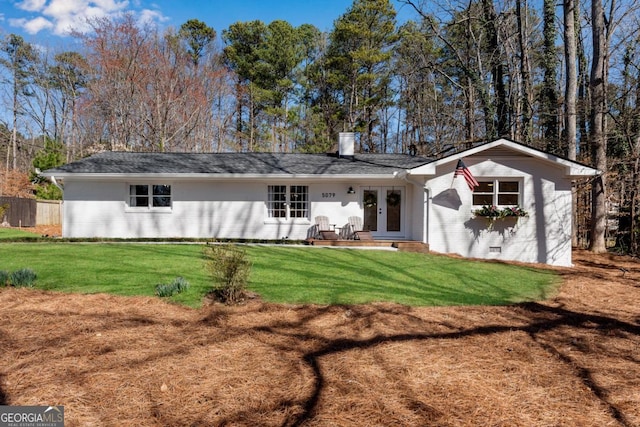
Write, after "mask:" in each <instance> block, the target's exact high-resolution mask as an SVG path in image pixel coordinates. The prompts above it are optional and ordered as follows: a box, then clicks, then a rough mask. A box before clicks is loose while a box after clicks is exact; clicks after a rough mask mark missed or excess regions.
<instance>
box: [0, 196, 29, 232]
mask: <svg viewBox="0 0 640 427" xmlns="http://www.w3.org/2000/svg"><path fill="white" fill-rule="evenodd" d="M3 206H8V209H6V210H5V211H4V215H3V218H0V222H2V223H3V222H4V221H6V222H8V223H9V225H10V226H11V227H35V225H36V210H37V209H38V207H37V203H36V201H35V200H34V199H23V198H20V197H0V207H3Z"/></svg>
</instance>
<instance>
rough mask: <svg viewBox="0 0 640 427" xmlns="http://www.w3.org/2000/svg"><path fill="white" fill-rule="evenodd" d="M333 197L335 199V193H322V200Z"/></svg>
mask: <svg viewBox="0 0 640 427" xmlns="http://www.w3.org/2000/svg"><path fill="white" fill-rule="evenodd" d="M334 197H336V193H322V198H323V199H332V198H334Z"/></svg>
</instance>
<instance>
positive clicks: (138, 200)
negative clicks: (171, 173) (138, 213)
mask: <svg viewBox="0 0 640 427" xmlns="http://www.w3.org/2000/svg"><path fill="white" fill-rule="evenodd" d="M129 207H132V208H148V209H153V208H170V207H171V186H170V185H167V184H131V185H129Z"/></svg>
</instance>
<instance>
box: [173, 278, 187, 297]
mask: <svg viewBox="0 0 640 427" xmlns="http://www.w3.org/2000/svg"><path fill="white" fill-rule="evenodd" d="M171 285H172V286H173V287H174V288H175V289H176V292H177V293H180V292H184V291H186V290H187V289H189V282H187V280H186V279H185V278H184V277H181V276H178V277H176V278H175V279H173V282H172V283H171Z"/></svg>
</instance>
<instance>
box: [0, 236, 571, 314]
mask: <svg viewBox="0 0 640 427" xmlns="http://www.w3.org/2000/svg"><path fill="white" fill-rule="evenodd" d="M247 253H248V255H249V257H250V259H251V261H252V264H253V265H252V271H251V276H250V289H251V290H253V291H255V292H257V293H258V294H260V295H261V297H262V298H263V299H264V300H266V301H271V302H278V303H316V304H360V303H369V302H375V301H391V302H397V303H401V304H407V305H465V304H490V305H502V304H510V303H515V302H520V301H527V300H539V299H544V298H547V297H548V296H550V295H551V294H552V293H553V292H555V289H556V285H557V284H558V283H559V279H558V277H557V276H556V275H554V274H553V273H552V272H549V271H545V270H538V269H535V268H529V267H522V266H511V265H503V264H499V263H489V262H480V261H469V260H461V259H453V258H448V257H444V256H436V255H428V254H416V253H406V252H390V251H373V250H366V251H365V250H349V249H326V248H308V247H301V248H294V247H283V246H248V247H247ZM19 268H31V269H32V270H34V271H35V272H36V273H37V275H38V279H37V282H36V288H39V289H48V290H56V291H61V292H79V293H97V292H109V293H113V294H117V295H147V296H153V295H154V292H155V286H156V285H157V284H160V283H170V282H171V281H173V280H174V279H175V278H176V277H178V276H182V277H184V278H185V279H186V280H187V281H188V282H189V284H190V287H189V289H188V290H187V291H186V292H183V293H180V294H177V295H174V296H173V297H171V298H169V300H171V301H175V302H178V303H181V304H186V305H189V306H192V307H197V306H200V305H201V303H202V297H203V296H204V295H205V294H206V293H207V292H208V291H209V290H210V289H211V285H212V283H211V279H210V278H209V276H208V274H207V273H206V271H205V269H204V259H203V257H202V245H200V244H184V245H179V244H139V243H54V242H51V243H41V242H38V243H22V242H17V243H16V242H13V243H0V270H7V271H13V270H17V269H19Z"/></svg>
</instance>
